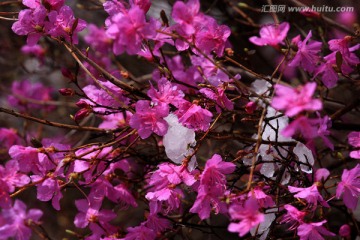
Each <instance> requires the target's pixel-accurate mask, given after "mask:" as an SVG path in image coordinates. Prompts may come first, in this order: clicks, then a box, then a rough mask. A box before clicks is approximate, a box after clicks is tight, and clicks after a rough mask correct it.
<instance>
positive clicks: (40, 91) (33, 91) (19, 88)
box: [8, 80, 54, 111]
mask: <svg viewBox="0 0 360 240" xmlns="http://www.w3.org/2000/svg"><path fill="white" fill-rule="evenodd" d="M11 91H12V95H10V96H9V97H8V102H9V104H10V105H11V106H13V107H17V108H19V109H20V110H22V111H24V110H27V109H28V110H31V109H46V110H48V111H50V110H53V109H54V108H53V107H52V106H48V107H44V106H43V105H41V104H36V103H29V102H27V101H26V99H27V98H28V99H30V100H37V101H43V102H46V101H49V100H51V92H52V88H50V87H46V86H44V85H43V84H41V83H40V82H36V83H32V82H30V81H29V80H24V81H15V82H13V84H12V86H11ZM24 99H25V100H24Z"/></svg>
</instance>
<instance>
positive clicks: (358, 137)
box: [348, 132, 360, 159]
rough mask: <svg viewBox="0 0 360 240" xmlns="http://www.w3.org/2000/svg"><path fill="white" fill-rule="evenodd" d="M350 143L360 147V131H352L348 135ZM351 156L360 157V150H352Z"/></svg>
mask: <svg viewBox="0 0 360 240" xmlns="http://www.w3.org/2000/svg"><path fill="white" fill-rule="evenodd" d="M348 140H349V144H350V145H351V146H353V147H356V148H358V147H360V132H351V133H349V135H348ZM350 157H352V158H356V159H360V150H354V151H351V152H350Z"/></svg>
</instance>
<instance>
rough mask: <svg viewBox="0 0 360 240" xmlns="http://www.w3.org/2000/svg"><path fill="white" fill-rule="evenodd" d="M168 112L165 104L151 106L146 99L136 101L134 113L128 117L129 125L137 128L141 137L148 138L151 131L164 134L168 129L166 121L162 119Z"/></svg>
mask: <svg viewBox="0 0 360 240" xmlns="http://www.w3.org/2000/svg"><path fill="white" fill-rule="evenodd" d="M168 114H169V106H168V105H167V104H158V105H156V106H153V107H151V106H150V102H149V101H147V100H139V101H137V103H136V113H135V114H134V115H132V117H131V119H130V122H129V124H130V126H131V127H132V128H135V129H137V130H138V133H139V136H140V137H141V138H142V139H145V138H148V137H149V136H150V135H151V134H152V133H153V132H154V133H156V134H158V135H159V136H163V135H165V133H166V132H167V129H168V124H167V122H166V121H165V120H164V119H163V118H164V117H166V116H167V115H168Z"/></svg>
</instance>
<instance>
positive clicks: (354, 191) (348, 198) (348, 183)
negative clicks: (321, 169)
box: [336, 164, 360, 210]
mask: <svg viewBox="0 0 360 240" xmlns="http://www.w3.org/2000/svg"><path fill="white" fill-rule="evenodd" d="M343 193H344V195H343V201H344V204H345V206H346V207H348V208H350V209H352V210H355V208H356V206H357V204H358V200H359V197H360V164H357V165H356V166H355V167H354V168H353V169H351V170H346V169H344V171H343V173H342V175H341V182H340V183H339V184H338V186H337V189H336V197H337V198H340V197H341V195H342V194H343Z"/></svg>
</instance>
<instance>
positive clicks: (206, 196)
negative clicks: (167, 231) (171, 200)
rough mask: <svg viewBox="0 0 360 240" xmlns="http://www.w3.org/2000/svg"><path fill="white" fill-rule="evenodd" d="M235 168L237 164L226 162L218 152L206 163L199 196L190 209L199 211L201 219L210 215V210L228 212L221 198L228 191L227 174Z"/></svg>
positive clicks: (193, 211)
mask: <svg viewBox="0 0 360 240" xmlns="http://www.w3.org/2000/svg"><path fill="white" fill-rule="evenodd" d="M234 170H235V164H233V163H229V162H224V161H222V158H221V156H220V155H218V154H214V156H213V157H212V158H210V159H209V160H208V161H207V162H206V165H205V169H204V171H203V173H202V174H201V177H200V186H199V187H198V196H197V197H196V200H195V202H194V205H193V206H192V208H191V209H190V212H192V213H198V214H199V217H200V218H201V219H206V218H209V217H210V211H211V210H212V209H214V211H215V213H216V214H217V213H219V212H221V213H224V212H226V204H225V203H224V202H222V201H221V200H220V198H221V197H222V196H224V194H225V191H226V176H225V174H230V173H232V172H233V171H234Z"/></svg>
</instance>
